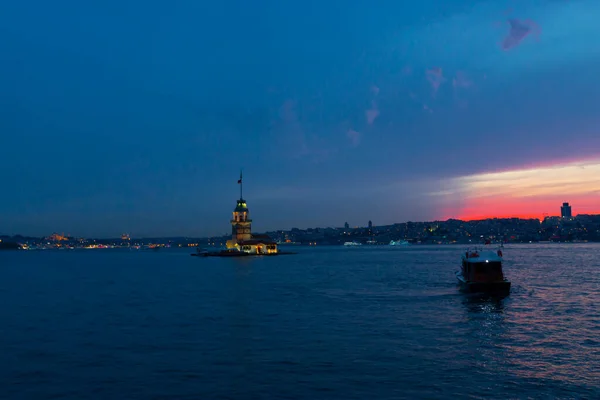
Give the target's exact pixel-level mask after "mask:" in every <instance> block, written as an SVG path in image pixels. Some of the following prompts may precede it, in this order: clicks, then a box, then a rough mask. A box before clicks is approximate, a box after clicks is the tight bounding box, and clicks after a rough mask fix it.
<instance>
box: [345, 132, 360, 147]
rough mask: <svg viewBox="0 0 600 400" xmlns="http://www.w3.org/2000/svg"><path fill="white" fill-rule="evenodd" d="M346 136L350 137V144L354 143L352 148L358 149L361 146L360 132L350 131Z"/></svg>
mask: <svg viewBox="0 0 600 400" xmlns="http://www.w3.org/2000/svg"><path fill="white" fill-rule="evenodd" d="M346 136H348V139H349V140H350V143H352V146H354V147H356V146H358V145H359V144H360V136H361V135H360V132H357V131H355V130H354V129H348V132H346Z"/></svg>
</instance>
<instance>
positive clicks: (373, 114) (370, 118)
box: [365, 101, 379, 125]
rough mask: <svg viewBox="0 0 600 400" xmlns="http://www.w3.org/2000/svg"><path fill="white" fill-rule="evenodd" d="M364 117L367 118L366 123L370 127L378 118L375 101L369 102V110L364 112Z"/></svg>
mask: <svg viewBox="0 0 600 400" xmlns="http://www.w3.org/2000/svg"><path fill="white" fill-rule="evenodd" d="M365 116H366V117H367V123H368V124H369V125H372V124H373V122H375V120H376V119H377V117H379V110H378V108H377V103H376V102H375V101H373V102H371V108H370V109H368V110H366V111H365Z"/></svg>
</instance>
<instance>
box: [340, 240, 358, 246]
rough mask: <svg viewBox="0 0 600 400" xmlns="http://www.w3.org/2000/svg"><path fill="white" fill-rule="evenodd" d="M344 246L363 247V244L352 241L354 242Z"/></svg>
mask: <svg viewBox="0 0 600 400" xmlns="http://www.w3.org/2000/svg"><path fill="white" fill-rule="evenodd" d="M344 246H362V243H359V242H357V241H352V242H346V243H344Z"/></svg>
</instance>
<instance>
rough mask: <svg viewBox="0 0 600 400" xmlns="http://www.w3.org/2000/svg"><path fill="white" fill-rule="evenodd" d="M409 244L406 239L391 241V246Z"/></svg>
mask: <svg viewBox="0 0 600 400" xmlns="http://www.w3.org/2000/svg"><path fill="white" fill-rule="evenodd" d="M409 244H410V243H408V242H407V241H406V240H398V241H397V242H395V241H393V240H392V241H390V246H408V245H409Z"/></svg>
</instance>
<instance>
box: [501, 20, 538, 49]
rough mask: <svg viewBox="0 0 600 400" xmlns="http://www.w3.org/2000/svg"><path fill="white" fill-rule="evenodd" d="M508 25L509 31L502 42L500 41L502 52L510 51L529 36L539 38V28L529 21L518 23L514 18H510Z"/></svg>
mask: <svg viewBox="0 0 600 400" xmlns="http://www.w3.org/2000/svg"><path fill="white" fill-rule="evenodd" d="M508 23H509V25H510V30H509V32H508V34H507V35H506V37H505V38H504V41H502V48H503V49H504V50H510V49H512V48H513V47H516V46H518V45H519V44H520V43H521V42H522V41H523V39H525V38H526V37H527V36H528V35H530V34H535V35H536V36H538V37H539V35H540V32H541V30H540V28H539V26H538V25H537V24H536V23H535V22H533V21H531V20H526V21H519V20H518V19H516V18H510V19H509V20H508Z"/></svg>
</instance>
